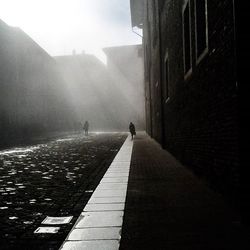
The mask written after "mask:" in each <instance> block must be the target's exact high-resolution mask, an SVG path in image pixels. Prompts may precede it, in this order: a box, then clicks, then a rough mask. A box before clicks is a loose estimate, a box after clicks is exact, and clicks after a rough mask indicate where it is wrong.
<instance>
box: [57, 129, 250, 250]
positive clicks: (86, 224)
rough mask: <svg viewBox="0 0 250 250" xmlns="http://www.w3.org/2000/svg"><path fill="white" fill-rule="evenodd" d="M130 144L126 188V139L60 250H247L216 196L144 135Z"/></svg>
mask: <svg viewBox="0 0 250 250" xmlns="http://www.w3.org/2000/svg"><path fill="white" fill-rule="evenodd" d="M133 143H134V145H133V153H132V157H131V164H130V171H129V181H128V187H126V185H125V184H126V183H127V174H128V170H129V164H128V160H130V156H129V154H130V152H131V151H132V143H131V141H130V139H129V138H128V139H127V140H126V142H125V144H124V145H125V147H122V148H121V150H120V152H119V153H118V155H117V157H116V159H115V160H114V163H112V165H111V166H110V168H109V170H108V171H107V173H106V175H105V176H104V178H103V180H102V181H101V182H100V184H99V186H98V187H97V189H96V190H95V192H94V194H93V196H92V197H91V199H90V200H89V203H88V205H87V206H86V207H85V208H84V212H83V213H82V215H81V216H80V217H79V220H78V221H77V223H76V225H75V227H74V228H73V230H72V231H71V233H70V234H69V236H68V238H67V241H66V242H65V243H64V245H63V246H62V248H61V249H63V250H69V249H74V250H77V249H88V250H92V249H95V250H117V249H118V248H119V249H120V250H140V249H143V250H147V249H150V250H152V249H155V250H161V249H162V250H165V249H168V250H208V249H209V250H215V249H249V246H250V245H249V240H248V239H249V237H248V236H247V234H246V233H245V232H244V231H243V230H242V228H241V226H240V223H239V218H238V216H237V215H235V214H234V213H233V212H232V211H231V210H230V209H229V208H228V207H227V206H226V204H225V203H224V202H223V200H222V199H221V197H220V196H219V195H218V194H216V193H214V192H213V191H211V190H210V189H209V188H208V187H207V186H205V185H204V184H203V183H202V182H201V181H199V180H198V179H197V178H196V177H195V176H194V175H193V174H192V173H191V172H190V171H189V170H188V169H187V168H185V167H184V166H182V165H181V164H180V163H179V162H178V161H177V160H176V159H175V158H174V157H173V156H172V155H170V154H169V153H168V152H167V151H165V150H162V149H161V148H160V146H159V145H158V144H157V143H156V142H155V141H154V140H152V139H150V138H149V137H148V136H146V135H145V134H139V135H137V137H136V139H135V140H134V142H133ZM112 178H113V179H112ZM105 189H106V191H105ZM124 190H127V196H126V203H125V210H124V211H123V209H124V200H125V194H124ZM99 202H100V204H101V205H99V204H98V203H99ZM106 210H107V211H106ZM92 215H94V216H93V217H92ZM122 221H123V222H122ZM121 226H122V232H121Z"/></svg>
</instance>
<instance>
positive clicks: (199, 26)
mask: <svg viewBox="0 0 250 250" xmlns="http://www.w3.org/2000/svg"><path fill="white" fill-rule="evenodd" d="M195 34H196V60H197V63H198V62H200V60H201V59H202V58H203V57H204V55H205V54H206V53H207V52H208V22H207V0H196V1H195Z"/></svg>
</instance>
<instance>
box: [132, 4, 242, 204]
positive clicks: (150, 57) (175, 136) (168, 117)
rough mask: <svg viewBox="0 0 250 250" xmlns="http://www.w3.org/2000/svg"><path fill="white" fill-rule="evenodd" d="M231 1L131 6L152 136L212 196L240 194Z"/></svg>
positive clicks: (232, 199) (233, 8)
mask: <svg viewBox="0 0 250 250" xmlns="http://www.w3.org/2000/svg"><path fill="white" fill-rule="evenodd" d="M234 11H235V7H234V1H233V0H178V1H176V0H154V1H149V0H145V1H140V0H131V15H132V25H133V26H137V27H142V28H143V46H144V58H145V60H144V68H145V75H144V78H145V105H146V130H147V133H148V134H150V135H151V136H152V137H153V138H155V139H156V140H157V141H158V142H159V143H160V144H161V145H162V146H163V147H164V148H166V149H167V150H169V151H170V152H171V153H173V154H174V155H175V156H176V157H177V158H178V159H179V160H181V161H182V162H184V163H185V164H186V165H187V166H190V167H192V169H193V170H194V172H196V173H197V174H199V175H200V176H202V177H203V178H205V179H207V180H208V182H209V183H210V184H211V186H212V187H213V188H215V189H216V190H219V191H220V192H221V193H223V194H224V195H225V197H227V198H228V199H229V200H231V201H236V200H237V197H238V191H239V152H238V151H239V145H238V137H239V124H238V86H237V75H236V52H235V51H236V50H235V40H236V38H235V14H234Z"/></svg>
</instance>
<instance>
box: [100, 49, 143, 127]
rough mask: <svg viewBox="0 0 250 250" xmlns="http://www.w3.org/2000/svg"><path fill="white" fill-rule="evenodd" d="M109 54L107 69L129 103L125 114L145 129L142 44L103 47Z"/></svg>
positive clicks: (129, 119)
mask: <svg viewBox="0 0 250 250" xmlns="http://www.w3.org/2000/svg"><path fill="white" fill-rule="evenodd" d="M103 51H104V53H105V54H106V55H107V70H108V73H109V75H110V77H111V78H112V81H113V85H114V86H116V87H117V89H118V91H119V92H118V93H119V95H120V96H122V97H123V98H124V99H125V100H126V103H127V106H128V108H127V112H126V113H125V114H123V115H124V116H125V117H126V118H127V122H130V121H133V122H134V123H135V125H136V127H137V128H138V129H140V130H145V91H144V83H143V82H144V75H143V74H144V68H143V48H142V45H127V46H118V47H109V48H104V49H103Z"/></svg>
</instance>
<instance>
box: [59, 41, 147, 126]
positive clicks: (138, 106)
mask: <svg viewBox="0 0 250 250" xmlns="http://www.w3.org/2000/svg"><path fill="white" fill-rule="evenodd" d="M138 48H139V46H122V47H112V48H106V49H105V52H106V53H107V51H109V52H110V53H111V51H112V52H114V53H115V56H116V57H115V58H116V59H117V60H116V61H115V60H114V55H112V56H111V55H110V54H109V53H107V56H108V65H107V66H106V65H105V64H103V63H102V62H101V61H99V60H98V58H96V57H95V56H93V55H89V54H79V55H69V56H58V57H55V60H56V61H57V64H58V66H59V68H60V74H61V75H62V76H63V79H64V82H65V84H66V86H65V88H66V89H67V92H68V94H69V95H70V96H72V98H70V99H71V104H72V106H73V107H74V109H75V110H76V113H77V117H78V121H79V122H81V123H82V124H83V123H84V121H85V120H88V121H89V122H90V129H91V130H95V131H127V130H128V125H129V122H130V121H133V122H134V123H135V125H136V127H137V129H143V128H144V93H143V69H142V58H139V59H138ZM113 60H114V61H113ZM114 65H115V66H114Z"/></svg>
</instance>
